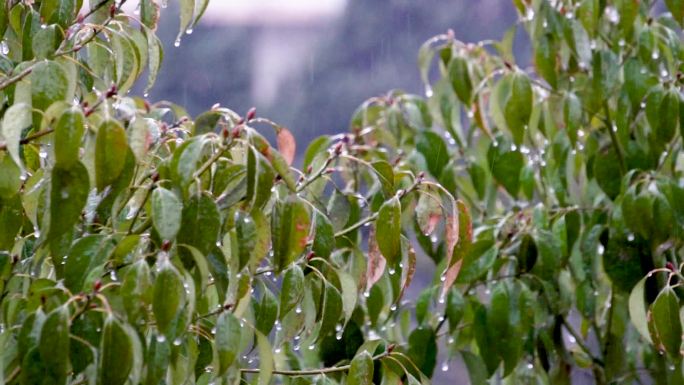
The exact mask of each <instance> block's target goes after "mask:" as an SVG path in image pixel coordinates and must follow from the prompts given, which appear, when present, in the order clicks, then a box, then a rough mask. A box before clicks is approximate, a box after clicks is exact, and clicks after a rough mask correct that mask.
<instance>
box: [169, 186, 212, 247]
mask: <svg viewBox="0 0 684 385" xmlns="http://www.w3.org/2000/svg"><path fill="white" fill-rule="evenodd" d="M181 217H182V221H181V227H180V231H179V232H178V235H177V236H176V240H177V241H178V243H184V244H186V245H190V246H193V247H195V248H197V250H199V251H201V252H202V254H207V253H209V250H210V249H211V247H212V246H213V245H215V244H216V239H217V238H218V234H219V230H220V227H221V217H220V214H219V211H218V207H217V206H216V203H215V202H214V200H213V199H212V198H211V197H210V196H209V195H207V194H201V195H195V196H193V197H191V198H190V199H189V200H188V201H187V202H185V205H184V207H183V211H182V214H181Z"/></svg>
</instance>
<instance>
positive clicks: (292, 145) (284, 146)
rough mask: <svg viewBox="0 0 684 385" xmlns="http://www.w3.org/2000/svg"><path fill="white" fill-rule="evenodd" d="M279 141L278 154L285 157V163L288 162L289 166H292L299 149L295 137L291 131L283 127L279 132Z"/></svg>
mask: <svg viewBox="0 0 684 385" xmlns="http://www.w3.org/2000/svg"><path fill="white" fill-rule="evenodd" d="M277 141H278V152H280V154H282V155H283V158H285V161H287V164H288V165H292V162H294V158H295V153H296V149H297V143H296V142H295V138H294V136H293V135H292V133H291V132H290V130H288V129H287V128H285V127H281V128H280V131H278V137H277Z"/></svg>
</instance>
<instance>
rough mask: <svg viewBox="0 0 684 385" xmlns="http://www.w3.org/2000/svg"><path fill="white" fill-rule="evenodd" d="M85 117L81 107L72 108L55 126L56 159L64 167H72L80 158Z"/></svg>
mask: <svg viewBox="0 0 684 385" xmlns="http://www.w3.org/2000/svg"><path fill="white" fill-rule="evenodd" d="M84 119H85V117H84V116H83V112H82V111H81V109H80V108H70V109H68V110H66V111H65V112H64V113H63V114H62V116H61V117H60V118H59V121H57V125H56V126H55V161H56V162H57V163H58V164H61V165H62V166H64V167H70V166H71V165H73V164H74V163H76V162H77V161H78V159H79V156H80V150H81V140H82V139H83V133H84V132H85V126H84V123H83V121H84ZM119 162H120V161H119ZM120 163H122V162H120Z"/></svg>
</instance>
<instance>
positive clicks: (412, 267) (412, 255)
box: [395, 246, 416, 303]
mask: <svg viewBox="0 0 684 385" xmlns="http://www.w3.org/2000/svg"><path fill="white" fill-rule="evenodd" d="M415 273H416V251H415V250H414V249H413V247H411V246H409V251H408V266H406V275H405V276H404V282H403V283H402V284H401V290H400V291H399V295H398V296H397V299H396V301H395V303H398V302H399V301H401V298H402V297H403V296H404V291H406V288H407V287H409V285H410V284H411V281H413V276H414V275H415Z"/></svg>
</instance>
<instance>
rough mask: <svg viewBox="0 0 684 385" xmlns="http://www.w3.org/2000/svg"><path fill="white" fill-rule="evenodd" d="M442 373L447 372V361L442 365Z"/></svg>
mask: <svg viewBox="0 0 684 385" xmlns="http://www.w3.org/2000/svg"><path fill="white" fill-rule="evenodd" d="M442 371H443V372H448V371H449V362H448V361H444V363H443V364H442Z"/></svg>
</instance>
